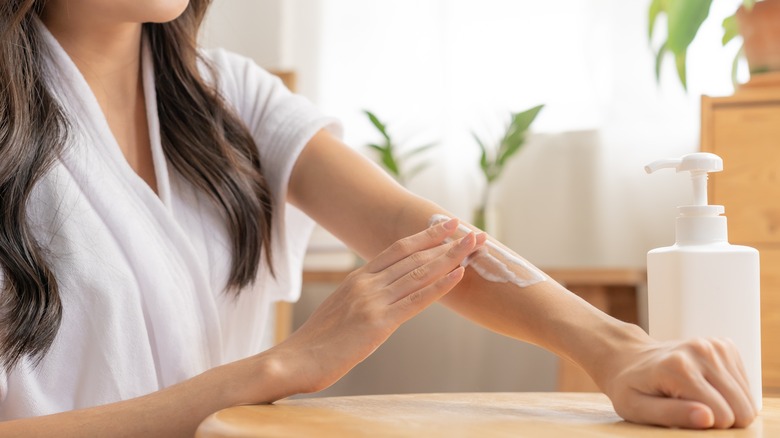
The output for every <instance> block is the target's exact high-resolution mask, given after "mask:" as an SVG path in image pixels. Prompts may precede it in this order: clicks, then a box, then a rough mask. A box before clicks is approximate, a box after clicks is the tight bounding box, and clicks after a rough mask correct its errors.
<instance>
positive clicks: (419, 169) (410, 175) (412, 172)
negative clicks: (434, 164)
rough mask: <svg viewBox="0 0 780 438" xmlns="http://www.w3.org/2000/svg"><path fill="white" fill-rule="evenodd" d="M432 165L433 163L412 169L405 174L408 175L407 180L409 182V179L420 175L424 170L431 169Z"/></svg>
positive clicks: (421, 164)
mask: <svg viewBox="0 0 780 438" xmlns="http://www.w3.org/2000/svg"><path fill="white" fill-rule="evenodd" d="M430 165H431V163H420V164H418V165H416V166H414V167H412V168H411V169H409V170H408V171H407V172H405V173H406V179H407V180H409V179H412V178H414V177H415V175H417V174H418V173H420V172H422V171H423V170H425V169H427V168H428V167H430Z"/></svg>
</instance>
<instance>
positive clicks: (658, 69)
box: [655, 41, 667, 83]
mask: <svg viewBox="0 0 780 438" xmlns="http://www.w3.org/2000/svg"><path fill="white" fill-rule="evenodd" d="M666 52H667V50H666V41H664V43H663V44H661V48H660V49H658V53H657V54H656V55H655V81H656V82H657V83H660V82H661V65H662V64H663V61H664V55H666Z"/></svg>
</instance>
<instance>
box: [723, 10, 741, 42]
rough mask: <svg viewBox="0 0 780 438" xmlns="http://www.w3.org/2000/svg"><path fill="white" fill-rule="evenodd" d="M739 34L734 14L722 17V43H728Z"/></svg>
mask: <svg viewBox="0 0 780 438" xmlns="http://www.w3.org/2000/svg"><path fill="white" fill-rule="evenodd" d="M737 35H739V24H738V23H737V16H736V15H729V16H728V17H726V18H724V19H723V40H722V42H723V45H724V46H725V45H726V44H728V43H729V41H731V40H733V39H734V37H736V36H737Z"/></svg>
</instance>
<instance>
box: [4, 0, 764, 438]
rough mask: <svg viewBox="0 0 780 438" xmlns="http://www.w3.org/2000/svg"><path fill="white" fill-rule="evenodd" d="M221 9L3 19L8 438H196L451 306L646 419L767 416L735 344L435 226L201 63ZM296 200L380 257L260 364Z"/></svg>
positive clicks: (363, 168)
mask: <svg viewBox="0 0 780 438" xmlns="http://www.w3.org/2000/svg"><path fill="white" fill-rule="evenodd" d="M207 4H208V1H207V0H191V1H189V2H188V1H187V0H166V1H161V0H145V1H139V0H133V1H116V0H48V1H44V0H8V1H6V2H4V4H3V5H2V6H0V11H1V12H0V20H2V22H1V24H0V33H1V34H2V57H3V59H2V62H0V75H1V76H2V77H1V78H0V83H2V84H3V87H2V88H0V101H1V102H2V105H0V196H2V198H0V211H2V223H3V226H2V229H0V263H1V264H2V267H3V270H2V277H0V282H2V292H1V293H2V300H0V306H2V311H0V357H1V358H2V365H3V366H2V374H0V397H1V398H0V418H2V419H3V420H5V421H3V422H0V435H2V436H16V435H19V436H21V435H24V436H35V435H49V434H51V433H53V432H55V431H56V433H57V435H58V436H93V435H94V436H105V435H110V436H125V435H126V436H137V435H141V434H144V435H149V436H166V437H167V436H178V435H181V436H191V435H192V433H193V431H194V430H195V428H196V427H197V425H198V423H199V422H200V421H201V420H202V419H203V418H205V417H206V416H207V415H209V414H210V413H212V412H215V411H217V410H219V409H222V408H225V407H228V406H233V405H237V404H246V403H268V402H272V401H274V400H278V399H280V398H283V397H286V396H289V395H292V394H296V393H308V392H313V391H317V390H321V389H323V388H325V387H327V386H329V385H331V384H332V383H334V382H335V381H336V380H338V379H339V378H340V377H341V376H343V375H344V374H345V373H346V372H348V371H349V370H350V369H351V368H352V367H353V366H354V365H356V364H357V363H359V362H360V361H361V360H363V359H364V358H365V357H367V356H368V355H369V354H371V352H373V351H374V350H375V349H376V348H377V347H378V346H379V345H380V344H381V343H382V342H383V341H384V340H385V339H387V337H388V336H389V335H390V334H391V333H392V332H393V331H394V330H395V329H396V328H397V327H398V326H399V325H400V324H402V323H403V322H404V321H406V320H408V319H409V318H411V317H412V316H414V315H415V314H416V313H418V312H420V311H421V310H422V309H424V308H425V307H427V306H428V305H430V304H431V303H433V302H435V301H437V300H440V301H441V302H442V303H443V304H445V305H446V306H448V307H450V308H452V309H453V310H455V311H456V312H458V313H460V314H462V315H463V316H465V317H467V318H469V319H472V320H473V321H475V322H476V323H478V324H481V325H484V326H486V327H488V328H490V329H492V330H494V331H497V332H499V333H503V334H505V335H507V336H512V337H515V338H517V339H522V340H525V341H528V342H532V343H535V344H537V345H541V346H543V347H545V348H547V349H550V350H551V351H553V352H555V353H557V354H559V355H561V356H563V357H566V358H569V359H571V360H574V361H575V362H577V363H579V364H580V365H581V366H582V367H583V368H584V369H585V370H587V371H588V372H589V374H590V375H591V376H592V377H593V378H594V380H595V381H596V382H597V383H598V384H599V386H600V387H601V389H602V390H603V391H604V392H605V393H606V394H607V395H608V396H609V397H610V398H611V399H612V401H613V403H614V406H615V409H616V410H617V412H618V413H619V414H620V415H621V416H622V417H624V418H625V419H627V420H629V421H635V422H641V423H650V424H659V425H667V426H680V427H691V428H710V427H716V428H727V427H732V426H737V427H744V426H746V425H748V424H750V423H751V421H752V420H753V418H754V417H755V415H756V409H755V407H754V404H753V401H752V400H751V399H750V396H749V393H748V389H747V383H746V378H745V374H744V372H743V370H742V366H741V362H740V359H739V357H738V355H737V353H736V349H735V348H734V347H733V346H732V345H730V344H729V343H728V342H727V341H722V340H717V339H714V340H693V341H689V342H684V343H658V342H655V341H653V340H652V339H650V338H648V337H647V335H646V334H645V333H644V332H643V331H642V330H640V329H639V328H637V327H635V326H631V325H628V324H624V323H621V322H619V321H616V320H614V319H612V318H610V317H608V316H607V315H604V314H603V313H601V312H599V311H598V310H596V309H594V308H593V307H591V306H589V305H588V304H587V303H585V302H583V301H582V300H580V299H579V298H578V297H576V296H575V295H573V294H571V293H569V292H568V291H566V290H565V289H564V288H562V287H561V286H560V285H558V284H557V283H555V282H554V281H553V280H551V279H549V278H547V277H546V276H544V275H542V274H541V273H539V272H538V271H536V269H535V268H533V267H532V266H530V265H527V264H526V263H527V262H525V261H524V260H522V259H519V258H517V257H516V256H515V255H513V254H509V253H507V252H506V250H505V249H501V247H500V246H498V245H497V244H496V243H495V242H493V241H489V242H488V241H486V239H488V238H487V237H486V236H485V235H484V234H478V235H475V234H474V233H466V232H463V230H462V229H461V230H458V228H459V227H458V225H459V224H458V223H457V221H456V220H447V219H441V220H437V219H436V218H437V216H436V215H437V214H442V213H444V214H446V212H443V211H442V210H441V208H440V207H438V206H436V205H435V204H433V203H431V202H428V201H426V200H424V199H420V198H418V197H415V196H413V195H411V194H410V193H408V192H406V191H404V190H403V189H402V188H400V187H399V186H397V185H396V184H394V183H393V182H392V181H390V180H389V179H388V178H386V177H385V176H384V175H383V174H382V173H381V172H380V171H379V170H377V169H376V168H375V167H374V166H372V165H370V164H368V163H367V162H366V161H365V160H364V159H363V158H361V157H360V156H359V155H357V154H355V153H354V152H352V151H351V150H350V149H349V148H347V147H346V146H344V145H343V144H342V143H341V142H340V141H339V140H338V139H337V137H336V136H334V135H333V133H334V132H337V131H338V127H337V125H335V124H334V122H333V121H332V120H330V119H327V118H325V117H322V116H321V115H320V114H319V113H317V112H316V110H314V109H313V108H312V107H311V106H310V105H309V104H308V103H307V102H305V101H303V100H301V99H300V98H298V97H295V96H292V95H290V94H289V93H288V92H287V91H286V90H284V89H283V87H281V86H280V85H279V83H278V81H275V80H274V79H272V78H271V77H270V76H269V75H268V74H267V73H266V72H264V71H263V70H261V69H260V68H258V67H257V66H255V65H254V64H252V63H251V62H248V61H247V60H245V59H243V58H240V57H237V56H235V55H230V54H227V53H224V52H221V51H215V52H209V53H198V52H196V50H195V35H196V34H197V28H198V25H199V24H200V21H201V19H202V17H203V14H204V13H205V9H206V7H207ZM142 23H146V24H142ZM343 193H349V194H350V195H349V196H342V195H341V194H343ZM288 203H289V205H288ZM297 209H300V210H301V211H303V212H304V213H306V215H308V216H309V217H311V218H312V219H314V220H316V221H317V222H319V223H320V224H322V225H323V226H324V227H325V228H327V229H328V230H330V231H331V232H333V233H334V234H335V235H336V236H338V237H340V238H341V239H343V240H344V241H345V242H346V243H347V244H349V246H350V247H352V248H353V249H354V250H356V251H357V252H358V253H360V254H361V255H362V256H363V257H364V258H366V259H367V260H370V262H368V263H367V264H366V265H365V266H363V267H362V268H360V269H358V270H357V271H355V272H354V273H352V274H351V275H350V276H349V277H348V278H347V280H346V281H345V282H344V283H343V284H342V285H340V286H339V288H338V289H337V290H336V291H335V292H334V293H333V294H332V295H331V296H330V297H329V298H328V300H326V302H325V303H323V304H322V306H321V307H320V308H319V309H317V311H316V312H315V313H314V314H313V315H312V316H311V318H310V319H309V320H308V321H307V322H306V323H305V324H304V325H303V326H302V327H301V328H300V329H299V330H298V331H296V332H295V333H294V334H293V335H292V336H291V337H290V338H289V339H287V340H286V341H284V342H283V343H282V344H280V345H278V346H276V347H273V348H270V349H267V350H265V351H262V350H263V349H264V348H266V347H268V345H266V343H265V342H264V341H263V338H262V327H263V320H264V318H265V317H266V316H267V315H268V312H269V309H270V303H272V302H273V301H274V300H278V299H280V298H294V296H291V294H290V292H289V291H290V290H295V289H296V286H297V285H296V283H295V280H294V278H295V274H296V271H297V272H298V274H299V270H300V257H301V253H302V248H303V245H304V244H305V240H306V239H305V237H306V235H307V232H306V231H307V230H308V227H310V226H311V222H310V220H309V219H308V218H306V217H305V216H304V215H302V214H300V211H298V210H297ZM406 236H408V237H406ZM497 248H498V249H497ZM488 255H492V256H495V257H493V259H490V258H489V257H487V256H488ZM512 260H515V261H517V263H515V262H513V261H512ZM480 263H483V264H482V265H480ZM484 263H487V264H484ZM512 263H515V264H514V265H513V264H512ZM461 264H464V265H467V266H468V268H465V269H464V268H463V267H460V266H459V265H461ZM510 265H511V266H510ZM507 267H509V268H511V269H508V270H507ZM494 268H496V269H498V268H501V269H504V270H503V271H501V269H498V270H497V271H492V273H491V269H494ZM518 269H519V271H518ZM512 270H514V271H512ZM510 271H512V272H514V274H517V275H519V276H520V277H523V278H522V279H521V280H518V281H514V280H512V279H511V278H510V279H507V278H503V279H501V278H498V281H497V277H496V275H497V276H498V277H501V276H502V275H505V274H506V275H510V276H511V275H514V274H513V273H512V272H510ZM526 274H527V275H526Z"/></svg>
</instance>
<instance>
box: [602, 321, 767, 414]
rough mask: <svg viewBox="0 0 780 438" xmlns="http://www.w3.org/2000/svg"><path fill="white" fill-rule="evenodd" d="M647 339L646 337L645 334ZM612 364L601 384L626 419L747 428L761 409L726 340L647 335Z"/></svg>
mask: <svg viewBox="0 0 780 438" xmlns="http://www.w3.org/2000/svg"><path fill="white" fill-rule="evenodd" d="M645 338H647V337H646V336H645ZM642 343H643V344H644V345H643V346H640V347H639V348H629V349H628V350H627V351H625V354H621V355H618V357H616V359H615V360H613V361H611V363H612V364H619V368H620V369H619V370H617V372H614V373H610V372H606V373H604V375H605V376H610V375H611V376H612V377H611V378H610V377H606V380H607V381H606V382H605V383H604V384H603V385H601V387H602V389H604V392H605V393H606V394H607V395H608V396H609V398H610V399H611V400H612V404H613V405H614V407H615V411H616V412H617V413H618V415H620V416H621V417H623V418H624V419H626V420H627V421H631V422H636V423H646V424H655V425H660V426H670V427H681V428H690V429H707V428H717V429H726V428H730V427H747V426H749V425H750V423H751V422H752V421H753V419H754V418H755V417H756V415H757V414H758V411H757V408H756V404H755V403H754V401H753V399H752V397H751V395H750V389H749V386H748V380H747V375H746V374H745V370H744V368H743V365H742V360H741V359H740V357H739V352H738V351H737V349H736V347H735V346H734V344H733V343H732V342H731V341H730V340H727V339H693V340H688V341H676V342H663V343H661V342H655V341H652V340H649V338H647V340H646V341H644V342H642Z"/></svg>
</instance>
